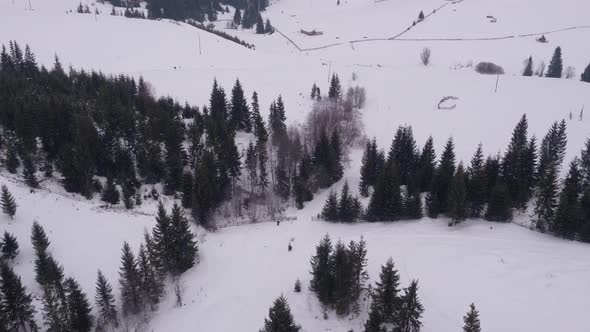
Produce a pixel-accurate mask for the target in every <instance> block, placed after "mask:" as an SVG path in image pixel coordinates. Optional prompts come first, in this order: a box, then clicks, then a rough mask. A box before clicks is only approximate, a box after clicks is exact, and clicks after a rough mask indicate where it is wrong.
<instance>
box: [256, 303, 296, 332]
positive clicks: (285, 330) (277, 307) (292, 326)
mask: <svg viewBox="0 0 590 332" xmlns="http://www.w3.org/2000/svg"><path fill="white" fill-rule="evenodd" d="M299 330H301V326H299V325H297V324H296V323H295V321H294V319H293V314H291V309H290V308H289V304H288V303H287V299H285V297H284V296H282V295H281V296H280V297H279V298H278V299H276V300H275V301H274V303H273V305H272V307H270V309H268V319H267V318H265V319H264V327H263V328H262V329H261V330H260V332H299Z"/></svg>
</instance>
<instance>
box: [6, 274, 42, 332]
mask: <svg viewBox="0 0 590 332" xmlns="http://www.w3.org/2000/svg"><path fill="white" fill-rule="evenodd" d="M0 293H1V296H0V317H3V318H4V322H3V323H4V324H5V325H6V326H7V328H8V331H21V328H22V330H24V331H27V330H28V331H37V323H35V312H36V310H35V307H34V306H33V303H32V302H33V298H32V296H31V294H29V293H27V289H26V288H25V286H23V285H22V282H21V279H20V277H19V276H17V275H16V274H15V273H14V271H13V270H12V268H11V267H9V266H8V265H7V264H1V266H0ZM0 327H1V326H0Z"/></svg>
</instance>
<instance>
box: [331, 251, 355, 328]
mask: <svg viewBox="0 0 590 332" xmlns="http://www.w3.org/2000/svg"><path fill="white" fill-rule="evenodd" d="M350 256H351V255H350V254H349V252H348V249H347V248H346V246H345V245H344V244H343V243H342V242H341V241H340V240H338V242H337V243H336V246H335V247H334V253H333V255H332V271H331V274H332V276H333V280H334V283H333V289H332V299H333V301H334V303H333V305H334V308H335V309H336V314H337V315H339V316H345V315H348V314H349V313H350V305H351V304H352V302H353V299H352V297H351V295H352V292H351V291H352V287H353V286H354V284H353V282H354V280H353V277H354V276H353V274H352V273H351V272H352V263H351V260H350V258H351V257H350Z"/></svg>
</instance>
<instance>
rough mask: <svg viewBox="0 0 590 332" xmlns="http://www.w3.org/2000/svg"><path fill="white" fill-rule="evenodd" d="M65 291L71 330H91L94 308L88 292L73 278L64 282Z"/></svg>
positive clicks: (87, 331)
mask: <svg viewBox="0 0 590 332" xmlns="http://www.w3.org/2000/svg"><path fill="white" fill-rule="evenodd" d="M64 291H65V294H66V298H67V308H68V312H69V314H68V318H69V330H70V331H80V332H90V331H91V330H92V326H93V320H94V317H92V315H91V311H92V309H91V308H90V303H89V302H88V299H87V298H86V294H85V293H84V292H82V289H80V285H79V284H78V282H77V281H76V280H74V279H73V278H68V279H66V280H65V282H64Z"/></svg>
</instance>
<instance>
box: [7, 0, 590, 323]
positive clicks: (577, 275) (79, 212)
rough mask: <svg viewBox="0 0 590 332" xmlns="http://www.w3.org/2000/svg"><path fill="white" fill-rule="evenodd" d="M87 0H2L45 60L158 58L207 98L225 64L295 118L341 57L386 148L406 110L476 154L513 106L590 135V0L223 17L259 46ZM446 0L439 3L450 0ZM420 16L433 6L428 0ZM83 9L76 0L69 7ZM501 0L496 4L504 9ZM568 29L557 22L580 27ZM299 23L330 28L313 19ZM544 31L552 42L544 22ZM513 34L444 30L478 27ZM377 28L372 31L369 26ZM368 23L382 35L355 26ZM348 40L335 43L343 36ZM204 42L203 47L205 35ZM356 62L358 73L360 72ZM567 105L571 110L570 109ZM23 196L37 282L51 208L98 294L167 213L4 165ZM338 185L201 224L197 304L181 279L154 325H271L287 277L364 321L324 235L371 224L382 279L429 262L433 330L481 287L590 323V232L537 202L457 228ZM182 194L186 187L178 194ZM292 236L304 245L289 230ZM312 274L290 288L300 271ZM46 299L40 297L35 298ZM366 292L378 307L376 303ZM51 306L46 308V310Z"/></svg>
mask: <svg viewBox="0 0 590 332" xmlns="http://www.w3.org/2000/svg"><path fill="white" fill-rule="evenodd" d="M79 3H80V1H77V0H31V5H32V8H33V10H30V9H29V0H14V1H12V0H0V43H4V44H7V43H8V41H9V40H16V41H18V42H19V43H23V44H24V43H28V44H30V46H31V48H32V50H33V52H34V53H35V54H36V55H37V60H38V61H39V63H41V64H43V65H46V66H51V64H52V62H53V58H54V56H55V54H58V55H59V56H60V59H61V60H62V63H64V64H71V65H72V66H73V67H75V68H84V69H86V70H90V69H94V70H100V71H103V72H105V73H109V74H115V75H116V74H119V73H125V74H129V75H133V76H136V77H139V76H140V75H141V76H143V77H144V78H145V79H146V80H148V81H149V82H151V83H152V85H153V87H154V88H155V91H156V93H157V94H158V95H170V96H172V97H174V98H177V99H178V100H180V101H181V102H182V101H188V102H190V103H193V104H197V105H203V104H206V103H207V101H208V97H209V93H210V88H211V85H212V81H213V78H217V80H218V81H219V82H220V84H221V85H222V86H224V87H225V88H226V91H229V90H230V89H231V86H232V84H233V82H234V81H235V79H236V78H239V79H240V80H241V81H242V84H243V86H244V88H245V90H246V93H247V94H248V95H251V93H252V92H253V91H254V89H256V90H257V91H258V93H259V95H260V101H261V105H262V111H263V112H264V113H266V112H267V108H268V105H269V104H270V102H271V101H272V100H273V99H274V98H276V97H277V96H278V95H279V94H281V95H282V96H283V98H284V100H285V104H286V110H287V118H288V121H289V123H292V124H297V123H302V122H303V121H304V120H305V115H306V114H307V112H308V111H309V109H310V106H311V101H310V100H309V92H310V89H311V85H312V83H314V82H316V83H317V84H319V85H320V87H321V88H322V92H324V93H325V92H327V89H328V86H327V85H328V78H329V75H330V73H334V72H336V73H338V74H339V75H340V78H341V80H342V81H343V85H344V86H345V88H346V87H348V86H354V85H360V86H363V87H365V88H366V90H367V97H368V100H367V105H366V106H365V107H364V109H363V110H362V112H363V120H364V125H365V132H366V135H367V136H368V137H373V136H375V137H376V138H377V140H378V142H379V144H380V146H381V147H382V148H386V149H388V148H389V144H390V142H391V139H392V138H393V134H394V131H395V129H396V127H397V126H398V125H401V124H409V125H412V126H413V129H414V135H415V137H416V139H417V141H418V144H419V145H420V146H421V145H422V144H423V143H424V142H425V140H426V138H427V137H428V136H429V135H432V136H433V138H434V141H435V147H436V149H437V153H438V154H440V152H441V151H442V146H443V145H444V143H445V141H446V139H447V138H448V137H449V136H452V137H453V138H454V140H455V147H456V153H457V157H458V159H460V160H463V161H464V162H467V161H468V160H469V158H470V156H471V154H472V153H473V152H474V150H475V148H476V146H477V144H478V143H479V142H481V143H483V146H484V150H485V152H486V153H487V154H496V153H498V152H503V151H504V149H505V148H506V146H507V144H508V141H509V139H510V134H511V131H512V129H513V127H514V126H515V124H516V122H517V121H518V119H519V118H520V116H521V115H522V114H523V113H526V114H527V115H528V119H529V134H531V135H532V134H535V135H536V136H537V137H538V138H539V139H541V138H542V137H543V136H544V134H545V132H546V130H547V129H548V128H549V126H550V125H551V123H552V122H553V121H556V120H561V119H562V118H566V119H567V125H568V150H567V156H566V162H565V163H564V167H566V165H567V162H569V160H571V159H572V158H573V157H574V156H576V155H579V151H580V149H581V147H582V144H583V142H584V140H585V139H586V137H588V136H589V135H590V115H588V113H589V111H588V110H586V113H587V115H586V116H585V118H584V119H583V120H582V121H579V120H578V113H579V111H580V109H581V108H582V107H583V106H584V105H585V107H586V109H588V108H589V107H590V84H585V83H582V82H579V80H578V79H579V74H580V73H581V71H582V70H583V69H584V68H585V67H586V65H588V62H590V44H588V42H587V41H588V40H590V28H588V27H587V26H588V25H590V21H588V18H587V13H588V12H589V11H590V3H589V2H588V1H584V0H560V1H552V0H535V1H533V0H522V1H511V0H494V1H489V0H463V1H455V2H449V1H441V0H395V1H394V0H387V1H380V2H375V1H373V0H348V1H346V0H341V5H340V6H336V4H335V3H336V1H335V0H322V1H319V0H311V1H301V0H280V1H274V2H273V3H272V5H271V6H270V7H269V8H268V10H267V12H266V13H264V14H263V16H264V17H265V18H267V17H268V18H270V20H271V22H272V23H273V25H274V26H275V27H276V28H277V29H278V30H279V31H280V32H281V33H282V34H284V35H285V36H287V37H289V38H291V39H292V40H293V41H294V42H295V43H296V44H297V46H298V47H299V48H300V49H304V50H305V49H310V48H317V47H323V46H330V45H333V46H331V47H328V48H323V49H318V50H307V51H299V50H298V49H297V48H296V47H295V46H294V45H293V44H291V43H290V42H289V41H287V40H286V39H285V38H284V37H283V36H282V35H281V34H280V33H278V32H277V33H275V34H273V35H270V36H268V35H267V36H260V35H256V34H254V33H253V32H252V31H243V30H230V29H225V24H226V22H225V21H224V20H228V19H231V17H232V16H233V9H232V13H230V14H225V15H221V16H220V20H219V21H218V22H215V23H214V24H215V25H216V29H220V30H224V31H226V32H228V33H230V34H232V35H236V36H238V37H239V38H241V39H243V40H245V41H246V42H249V43H253V44H254V45H256V49H255V50H249V49H246V48H244V47H242V46H240V45H237V44H235V43H232V42H230V41H227V40H225V39H222V38H220V37H217V36H215V35H212V34H209V33H207V32H204V31H201V30H198V29H195V28H193V27H191V26H188V25H186V24H180V23H176V22H172V21H169V20H161V21H149V20H140V19H128V18H124V17H113V16H110V15H108V14H109V13H110V5H108V4H98V3H94V1H89V0H83V1H82V3H83V4H88V5H89V6H90V7H91V10H92V8H93V7H94V6H97V7H98V8H99V9H100V10H101V15H94V14H90V15H89V14H77V13H75V9H76V7H77V5H78V4H79ZM443 5H444V7H441V6H443ZM435 8H440V9H438V10H437V12H436V13H435V14H433V15H431V16H428V17H427V18H426V19H425V20H424V21H423V22H421V23H418V24H417V25H416V26H415V27H414V28H412V29H410V30H409V31H408V32H406V33H404V34H402V35H401V36H399V37H397V38H398V39H405V40H387V39H388V38H391V37H393V36H396V35H398V34H399V33H400V32H403V31H404V30H406V28H407V27H409V26H411V24H412V21H414V20H416V19H417V16H418V13H419V12H420V10H423V11H424V14H426V15H428V14H429V13H430V12H432V10H433V9H435ZM70 10H73V12H70ZM487 15H491V16H494V17H496V19H497V22H496V23H490V22H489V19H488V18H486V16H487ZM570 27H571V28H573V27H576V29H571V30H565V31H560V32H554V33H547V32H551V31H555V30H561V29H566V28H570ZM300 29H305V30H313V29H317V30H318V31H322V32H323V33H324V34H323V35H322V36H315V37H308V36H305V35H303V34H301V33H299V30H300ZM536 33H546V37H547V39H548V40H549V42H548V43H546V44H541V43H538V42H536V41H535V38H537V36H527V37H518V35H522V34H536ZM510 36H516V37H514V38H506V39H498V40H452V41H450V40H444V41H443V40H432V39H481V38H497V37H510ZM365 37H366V38H365ZM367 39H382V40H375V41H363V42H353V43H351V41H359V40H367ZM334 44H335V45H334ZM556 46H561V47H562V49H563V54H564V66H569V65H571V66H574V67H575V68H576V71H577V75H576V79H575V80H574V79H572V80H566V79H547V78H538V77H522V76H520V71H521V70H522V68H523V60H524V59H525V58H527V57H528V56H532V57H533V60H534V62H535V66H536V65H537V64H538V63H539V62H540V61H545V63H546V64H547V63H548V62H549V60H550V57H551V54H552V52H553V50H554V48H555V47H556ZM424 47H429V48H431V50H432V61H431V64H430V65H429V66H428V67H424V66H422V65H421V64H420V63H419V53H420V51H421V50H422V48H424ZM199 49H200V52H199ZM480 61H493V62H495V63H497V64H499V65H501V66H503V67H504V69H505V71H506V74H505V75H502V76H500V77H499V82H498V83H499V84H498V90H497V92H495V87H496V76H487V75H480V74H477V73H475V72H474V71H473V69H472V68H469V66H468V65H469V64H470V63H472V64H476V63H477V62H480ZM353 73H355V74H356V76H358V78H357V79H356V80H355V81H353V80H352V74H353ZM445 96H456V97H458V98H459V99H458V100H457V102H456V104H457V107H456V108H454V109H452V110H438V109H437V107H436V106H437V104H438V102H439V101H440V100H441V99H442V98H443V97H445ZM570 112H571V113H572V115H573V119H572V120H569V114H570ZM360 157H361V151H360V150H358V149H353V150H352V151H351V155H350V162H349V163H348V164H347V169H346V171H345V179H343V181H341V182H339V183H338V184H337V185H335V188H334V189H336V190H339V189H340V188H341V186H342V184H343V182H344V180H348V181H349V183H350V184H351V188H352V189H353V191H355V190H356V187H357V185H358V181H359V168H360ZM0 182H1V183H3V184H6V185H7V186H8V187H9V189H10V190H11V192H12V193H13V194H14V195H15V198H16V201H17V203H18V205H19V209H18V212H17V216H16V218H15V220H13V221H10V220H9V219H8V218H6V217H4V216H2V217H0V231H3V230H8V231H9V232H11V233H14V234H15V235H16V236H17V238H18V240H19V243H20V245H21V252H20V254H19V256H18V258H17V260H16V262H15V270H16V272H17V273H18V274H19V275H20V276H21V277H22V279H23V282H24V283H25V284H26V285H27V287H28V289H29V290H30V291H32V292H33V293H34V294H35V295H36V297H37V298H39V297H40V290H39V288H38V286H37V285H36V283H35V281H34V272H33V264H32V262H33V258H34V255H33V250H32V247H31V245H30V240H29V238H30V227H31V224H32V222H33V220H38V221H39V223H41V224H42V225H43V226H44V227H45V229H46V231H47V233H48V236H49V237H50V240H51V242H52V244H51V251H52V252H53V254H54V255H55V256H56V258H57V259H58V261H60V262H61V263H62V264H63V265H64V268H65V271H66V275H68V276H74V277H75V278H76V279H77V280H78V281H79V282H80V283H81V286H82V287H83V289H84V290H85V291H86V293H87V294H88V296H89V298H91V299H92V298H93V296H94V282H95V278H96V270H97V269H99V268H100V269H101V270H102V271H103V272H104V273H105V276H106V277H107V278H108V279H109V280H110V281H111V283H112V284H113V286H114V288H115V289H118V267H119V258H120V251H121V246H122V243H123V241H128V242H129V243H130V244H131V245H132V247H133V248H135V249H137V248H138V246H139V243H140V242H141V240H142V236H143V232H144V229H146V228H148V229H150V228H151V227H152V226H153V224H154V217H153V214H154V212H155V208H156V207H155V203H154V202H145V203H144V205H143V206H142V207H141V208H140V209H138V211H136V213H133V214H130V213H128V212H126V211H124V210H123V209H122V208H115V209H114V210H111V211H105V210H104V209H102V208H100V207H99V205H100V202H99V201H98V199H94V200H91V201H87V200H85V199H82V198H80V197H78V196H76V195H70V194H67V193H64V192H63V190H61V189H59V186H57V185H56V184H55V183H53V182H52V181H46V182H44V183H43V184H42V189H40V190H37V191H36V192H35V193H30V192H29V190H28V189H27V188H26V187H25V186H24V185H23V184H22V183H20V182H18V181H17V180H16V179H14V178H13V177H12V176H9V175H6V174H4V173H3V174H1V175H0ZM326 195H327V192H321V193H319V194H318V195H316V196H315V199H314V201H313V202H310V203H309V204H307V206H306V208H305V209H304V210H302V211H296V210H294V209H289V210H288V211H287V214H288V215H290V216H296V217H297V220H295V221H289V222H284V223H282V224H281V225H280V226H276V224H274V223H260V224H254V225H246V226H239V227H230V228H224V229H220V230H218V231H217V232H214V233H209V232H205V231H204V230H202V229H197V228H194V231H195V232H196V233H197V234H198V235H199V252H200V263H199V264H198V265H197V266H195V267H194V268H193V269H191V270H189V271H187V273H186V274H185V275H184V276H183V279H182V281H183V285H184V288H185V301H184V302H185V306H183V307H182V308H176V307H174V299H173V292H172V291H171V290H169V291H168V295H167V297H166V298H165V300H164V302H163V303H162V304H161V305H160V308H159V311H158V312H156V313H155V314H154V317H153V318H152V320H151V323H150V327H149V329H150V331H152V330H153V331H158V332H159V331H194V330H198V331H211V332H218V331H219V332H222V331H256V330H258V329H259V328H260V327H262V325H263V319H264V317H265V316H266V315H267V313H268V307H269V306H270V305H271V303H272V301H273V300H274V299H275V298H276V297H278V296H279V295H280V294H284V295H285V296H286V297H287V299H288V301H289V303H290V305H291V309H292V311H293V314H294V316H295V319H296V320H297V322H299V323H300V324H301V325H302V327H303V331H307V332H315V331H348V330H349V329H353V330H354V331H361V330H362V324H363V322H364V320H365V319H366V310H365V311H364V312H363V314H361V316H360V317H358V318H354V319H350V318H337V317H335V314H334V313H333V312H329V318H328V319H327V320H324V319H323V317H322V311H321V306H320V305H319V303H318V301H317V299H316V298H315V296H313V294H312V293H310V291H309V290H308V286H309V280H310V274H309V270H310V265H309V259H310V257H311V255H312V254H313V252H314V250H315V245H316V244H317V243H318V242H319V240H320V238H321V237H322V236H323V235H324V234H326V233H329V234H330V235H331V236H332V239H333V241H336V240H337V239H341V240H343V241H345V242H348V241H350V240H358V239H359V237H360V236H361V235H364V236H365V238H366V240H367V243H368V250H369V255H368V256H369V266H368V269H369V273H370V276H371V282H372V283H373V282H375V281H376V279H377V278H378V271H379V267H380V265H381V264H383V263H384V262H385V261H386V260H387V258H388V257H390V256H391V257H393V259H394V261H395V262H396V267H397V268H398V269H399V271H400V275H401V279H402V286H407V285H408V284H409V281H410V280H411V279H413V278H417V279H419V280H420V291H419V296H420V298H421V300H422V302H423V304H424V306H425V309H426V311H425V313H424V319H423V322H424V327H423V331H426V332H434V331H443V332H446V331H459V330H460V329H461V326H462V316H463V314H464V313H465V312H466V311H467V309H468V305H469V304H470V303H471V302H475V303H476V305H477V307H478V309H479V310H480V314H481V320H482V326H483V329H484V330H485V331H490V332H500V331H503V332H504V331H517V332H521V331H535V332H545V331H546V332H549V331H551V332H553V331H572V332H578V331H580V332H582V331H586V328H585V326H586V325H587V324H584V323H583V317H584V314H585V312H586V308H588V307H589V306H590V283H589V282H588V280H590V246H589V245H587V244H582V243H577V242H571V241H566V240H561V239H556V238H554V237H552V236H550V235H543V234H539V233H536V232H533V231H531V230H529V229H527V228H525V227H521V226H519V225H518V224H527V221H528V219H529V217H528V215H527V214H523V215H519V216H518V217H517V218H516V222H517V223H518V224H517V223H512V224H496V223H488V222H484V221H481V220H469V221H467V222H465V223H463V224H461V225H460V226H458V227H454V228H449V227H447V226H446V221H445V220H440V219H439V220H431V219H428V218H424V219H423V220H421V221H415V222H395V223H375V224H369V223H363V224H355V225H340V224H331V223H325V222H321V221H312V220H311V219H312V216H315V215H317V213H318V212H319V211H320V210H321V206H322V205H323V202H324V200H325V198H326ZM166 203H167V205H168V206H170V204H171V201H167V202H166ZM292 238H294V242H293V245H294V251H292V252H287V244H288V242H289V240H290V239H292ZM297 278H300V279H301V280H302V282H303V286H304V287H303V292H302V293H300V294H296V293H293V284H294V282H295V279H297ZM37 307H38V309H40V308H41V307H40V303H39V302H37ZM365 309H366V308H365ZM38 319H39V322H40V323H41V315H40V313H39V314H38Z"/></svg>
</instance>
